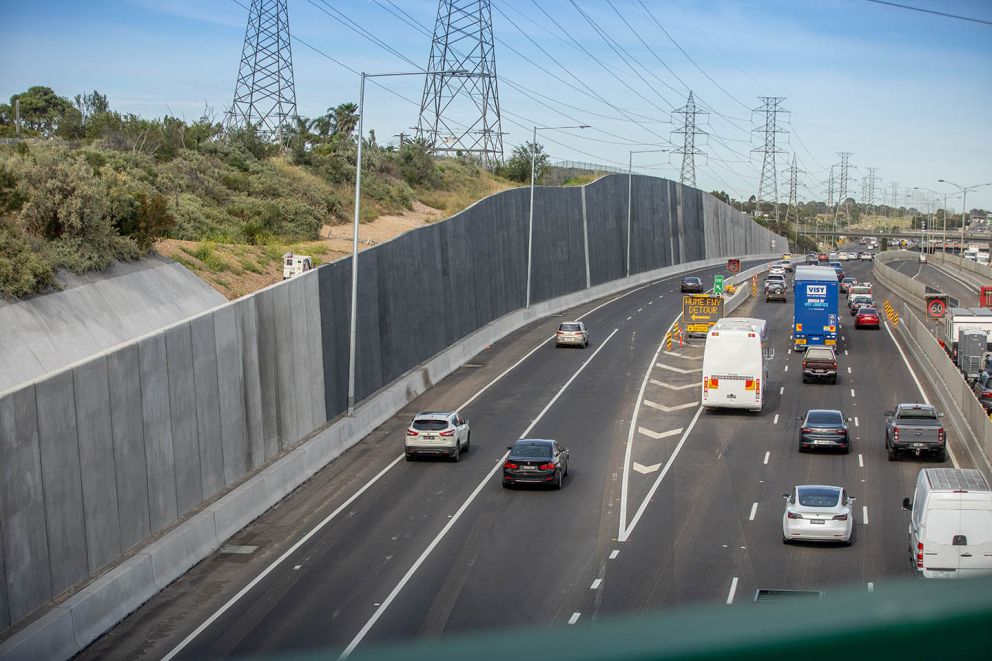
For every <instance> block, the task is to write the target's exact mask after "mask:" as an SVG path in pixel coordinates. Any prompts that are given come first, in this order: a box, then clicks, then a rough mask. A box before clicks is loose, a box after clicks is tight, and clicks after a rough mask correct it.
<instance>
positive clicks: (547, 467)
mask: <svg viewBox="0 0 992 661" xmlns="http://www.w3.org/2000/svg"><path fill="white" fill-rule="evenodd" d="M538 468H540V469H541V470H542V471H553V470H554V469H555V465H554V463H550V464H541V465H540V466H538Z"/></svg>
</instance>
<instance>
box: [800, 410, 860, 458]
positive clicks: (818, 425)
mask: <svg viewBox="0 0 992 661" xmlns="http://www.w3.org/2000/svg"><path fill="white" fill-rule="evenodd" d="M798 420H800V421H801V422H802V423H803V426H802V428H800V430H799V451H800V452H805V451H806V450H810V449H813V448H836V449H839V450H840V451H841V452H843V453H844V454H847V453H848V452H850V451H851V438H850V436H849V435H848V433H847V423H848V420H850V418H845V417H844V415H843V414H842V413H841V412H840V411H831V410H828V409H810V410H809V411H807V412H806V417H805V418H802V417H800V418H798Z"/></svg>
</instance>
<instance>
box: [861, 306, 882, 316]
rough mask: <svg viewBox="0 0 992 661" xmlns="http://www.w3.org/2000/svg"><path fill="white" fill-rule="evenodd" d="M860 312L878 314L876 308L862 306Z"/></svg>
mask: <svg viewBox="0 0 992 661" xmlns="http://www.w3.org/2000/svg"><path fill="white" fill-rule="evenodd" d="M858 314H876V315H877V314H878V310H876V309H875V308H861V312H859V313H858Z"/></svg>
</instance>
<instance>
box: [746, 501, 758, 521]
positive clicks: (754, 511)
mask: <svg viewBox="0 0 992 661" xmlns="http://www.w3.org/2000/svg"><path fill="white" fill-rule="evenodd" d="M757 513H758V503H754V504H753V505H751V514H750V515H749V516H748V517H747V520H748V521H754V515H755V514H757Z"/></svg>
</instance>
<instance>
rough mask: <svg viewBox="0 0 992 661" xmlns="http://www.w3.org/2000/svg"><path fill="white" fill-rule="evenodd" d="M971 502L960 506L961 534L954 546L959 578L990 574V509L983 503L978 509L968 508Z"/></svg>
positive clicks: (991, 551)
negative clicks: (956, 554) (956, 553)
mask: <svg viewBox="0 0 992 661" xmlns="http://www.w3.org/2000/svg"><path fill="white" fill-rule="evenodd" d="M970 504H971V503H967V502H965V503H963V504H962V508H961V530H960V532H959V533H958V534H959V535H961V537H959V538H958V539H957V541H958V542H959V543H958V545H956V546H955V547H954V548H955V549H956V550H957V552H958V574H960V576H961V578H970V577H972V576H981V575H983V574H992V510H990V509H988V503H987V501H986V502H985V503H974V504H975V505H982V506H984V507H980V508H978V509H970V508H969V507H968V506H969V505H970Z"/></svg>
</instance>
